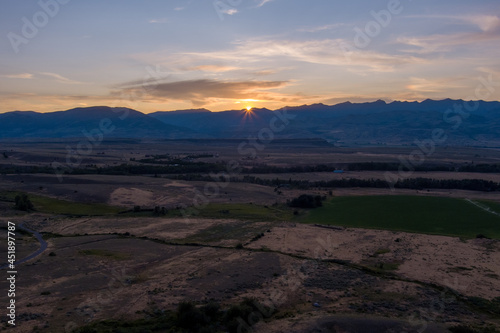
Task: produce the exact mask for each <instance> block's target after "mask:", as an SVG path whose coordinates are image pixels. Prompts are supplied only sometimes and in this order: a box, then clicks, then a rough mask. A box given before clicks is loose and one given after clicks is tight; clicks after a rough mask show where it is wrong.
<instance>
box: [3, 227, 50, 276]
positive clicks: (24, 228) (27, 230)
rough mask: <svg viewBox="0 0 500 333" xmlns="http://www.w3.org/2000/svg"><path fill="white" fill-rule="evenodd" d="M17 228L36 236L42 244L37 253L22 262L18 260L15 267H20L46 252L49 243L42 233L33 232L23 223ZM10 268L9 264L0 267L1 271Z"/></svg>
mask: <svg viewBox="0 0 500 333" xmlns="http://www.w3.org/2000/svg"><path fill="white" fill-rule="evenodd" d="M17 228H18V229H21V230H24V231H26V232H29V233H31V234H33V236H35V238H36V239H37V240H38V242H40V248H39V249H38V250H36V251H35V252H33V253H32V254H30V255H29V256H27V257H25V258H23V259H21V260H17V261H16V262H15V264H14V265H19V264H22V263H24V262H26V261H28V260H31V259H33V258H36V257H37V256H39V255H40V254H42V253H43V251H45V250H46V249H47V246H48V244H47V242H46V241H45V240H44V239H43V237H42V235H40V233H39V232H38V231H33V230H30V229H28V228H26V227H25V226H24V225H23V223H21V224H19V225H18V226H17ZM8 267H9V264H5V265H2V266H0V269H5V268H8Z"/></svg>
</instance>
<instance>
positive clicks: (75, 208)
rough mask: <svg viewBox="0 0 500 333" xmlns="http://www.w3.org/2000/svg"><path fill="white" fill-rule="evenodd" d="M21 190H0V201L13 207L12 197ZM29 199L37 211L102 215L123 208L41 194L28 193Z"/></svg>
mask: <svg viewBox="0 0 500 333" xmlns="http://www.w3.org/2000/svg"><path fill="white" fill-rule="evenodd" d="M19 194H22V193H21V192H14V191H4V192H0V201H4V202H8V203H12V207H14V198H15V197H16V195H19ZM28 197H29V199H30V200H31V202H32V203H33V206H34V207H35V211H36V212H38V213H47V214H61V215H76V216H102V215H114V214H117V213H119V212H120V211H123V208H120V207H114V206H109V205H106V204H97V203H92V204H90V203H89V204H87V203H78V202H72V201H66V200H59V199H54V198H49V197H45V196H41V195H34V194H28Z"/></svg>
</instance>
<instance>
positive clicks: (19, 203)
mask: <svg viewBox="0 0 500 333" xmlns="http://www.w3.org/2000/svg"><path fill="white" fill-rule="evenodd" d="M15 202H16V206H15V207H16V209H18V210H23V211H26V212H27V211H30V210H34V206H33V203H31V200H30V199H29V198H28V196H27V195H26V194H21V195H16V198H15Z"/></svg>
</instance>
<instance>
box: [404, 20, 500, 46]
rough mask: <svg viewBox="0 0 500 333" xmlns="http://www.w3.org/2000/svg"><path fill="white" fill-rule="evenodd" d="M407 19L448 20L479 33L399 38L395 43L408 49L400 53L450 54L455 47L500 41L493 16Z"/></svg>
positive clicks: (498, 22)
mask: <svg viewBox="0 0 500 333" xmlns="http://www.w3.org/2000/svg"><path fill="white" fill-rule="evenodd" d="M407 17H408V18H417V19H421V18H430V19H439V20H449V21H451V22H455V23H462V24H464V25H469V26H470V25H473V26H476V27H478V28H479V31H477V30H476V31H467V32H456V33H451V34H434V35H427V36H414V37H404V36H402V37H399V38H398V39H397V42H398V43H400V44H405V45H407V46H409V48H405V49H402V50H401V51H402V52H406V53H414V54H429V53H436V52H451V51H453V50H454V49H455V47H457V46H467V45H473V44H478V43H483V42H491V41H496V40H499V39H500V18H499V17H498V16H495V15H467V16H448V15H426V16H423V15H413V16H407Z"/></svg>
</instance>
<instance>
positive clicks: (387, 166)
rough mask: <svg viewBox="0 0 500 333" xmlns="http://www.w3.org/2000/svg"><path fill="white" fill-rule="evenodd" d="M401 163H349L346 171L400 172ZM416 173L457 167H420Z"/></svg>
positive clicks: (448, 169)
mask: <svg viewBox="0 0 500 333" xmlns="http://www.w3.org/2000/svg"><path fill="white" fill-rule="evenodd" d="M400 167H401V163H389V162H358V163H348V164H347V165H346V170H349V171H398V170H399V168H400ZM415 171H455V167H453V166H447V165H420V166H416V167H415Z"/></svg>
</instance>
